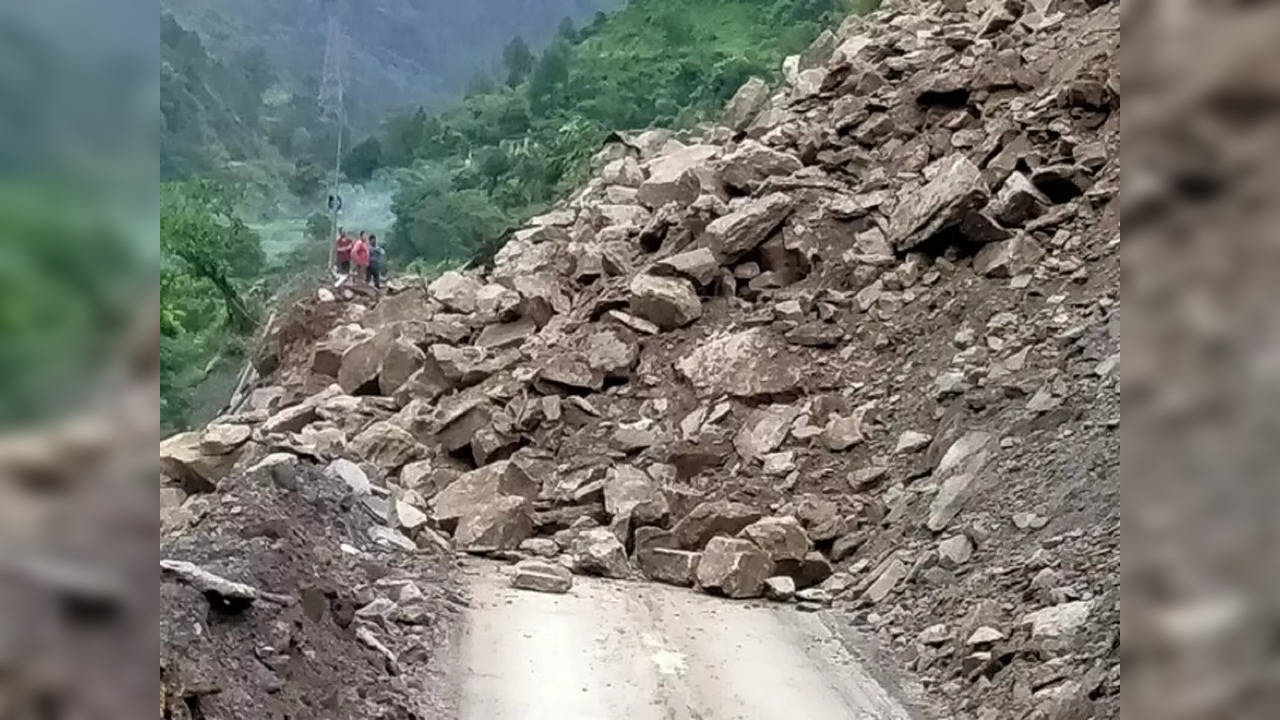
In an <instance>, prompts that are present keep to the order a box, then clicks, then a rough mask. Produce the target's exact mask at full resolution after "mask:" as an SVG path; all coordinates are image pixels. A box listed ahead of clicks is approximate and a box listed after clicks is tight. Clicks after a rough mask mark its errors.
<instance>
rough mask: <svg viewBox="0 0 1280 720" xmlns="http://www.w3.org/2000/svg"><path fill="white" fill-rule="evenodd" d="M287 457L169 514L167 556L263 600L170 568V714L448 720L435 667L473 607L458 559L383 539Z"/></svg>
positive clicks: (343, 499)
mask: <svg viewBox="0 0 1280 720" xmlns="http://www.w3.org/2000/svg"><path fill="white" fill-rule="evenodd" d="M290 465H291V466H292V467H294V469H295V472H288V471H281V470H278V469H277V470H276V471H275V472H274V478H271V477H268V476H271V475H273V473H269V472H267V473H264V472H263V471H258V472H255V473H241V474H237V475H233V476H231V477H229V478H228V479H227V480H225V481H224V482H223V484H222V486H221V487H220V489H219V492H218V493H216V494H210V495H203V496H200V497H199V498H198V500H200V502H194V503H189V504H188V505H186V506H185V508H184V511H183V517H180V518H169V519H168V522H166V528H165V532H164V535H163V536H162V540H161V546H160V550H161V557H162V558H164V559H165V561H178V562H179V563H191V564H194V565H195V566H197V567H198V568H200V569H202V570H204V571H206V572H208V573H213V574H214V575H216V576H219V577H221V578H224V579H225V580H229V581H233V582H235V583H242V584H245V585H248V586H251V587H252V588H254V589H256V590H257V591H258V592H259V593H260V595H261V597H258V598H257V599H255V600H253V601H252V602H247V601H244V600H243V599H240V598H236V597H226V596H224V595H221V594H219V593H218V592H216V591H215V590H211V589H209V588H208V587H205V586H203V585H200V584H197V583H193V582H191V581H190V580H188V579H185V578H184V577H183V576H181V575H180V574H178V573H174V572H168V571H167V572H165V573H164V574H163V575H162V582H161V585H160V598H161V615H160V617H161V622H160V635H161V661H160V662H161V664H160V668H161V671H160V676H161V682H162V686H163V701H162V702H163V705H162V709H161V717H166V718H206V719H207V720H213V719H214V718H226V719H227V720H233V719H239V718H269V717H272V718H274V717H280V718H284V717H289V718H317V719H319V718H335V717H353V718H354V717H360V718H404V719H407V718H447V717H452V716H453V715H452V703H453V700H452V690H451V687H450V684H449V683H448V681H447V679H446V677H445V675H444V673H445V671H446V668H447V666H446V665H444V664H438V663H436V662H433V661H436V660H437V654H438V653H440V652H441V649H442V648H446V647H447V646H448V643H449V636H450V632H451V630H452V628H453V626H454V624H455V619H456V617H457V614H458V606H459V604H460V603H462V602H464V601H463V600H462V599H461V598H460V597H459V596H458V594H457V591H456V589H455V587H454V585H453V583H452V581H451V576H452V575H451V572H450V565H451V562H452V558H451V555H449V554H448V553H445V552H443V551H440V550H438V549H437V550H436V551H435V552H431V553H426V552H421V553H405V552H400V551H394V552H393V551H390V550H387V549H385V548H382V547H380V546H379V545H377V544H376V543H374V542H373V541H371V540H370V535H369V532H368V531H369V529H370V528H373V527H375V526H376V525H377V523H376V521H375V520H373V519H372V518H371V517H369V516H368V515H367V513H366V512H364V511H363V509H362V507H361V506H359V502H358V501H357V500H356V499H355V498H354V496H353V495H352V494H351V492H350V491H349V489H348V488H347V486H346V485H345V484H344V483H343V482H342V481H341V480H337V479H334V478H332V477H330V476H328V475H326V474H325V473H323V472H320V471H319V470H318V469H317V468H315V467H313V466H311V465H309V464H305V463H302V464H290ZM166 564H167V563H166V562H163V561H162V567H165V566H166ZM268 597H270V598H271V599H267V598H268ZM371 607H372V608H373V610H374V611H369V608H371ZM375 611H376V612H375Z"/></svg>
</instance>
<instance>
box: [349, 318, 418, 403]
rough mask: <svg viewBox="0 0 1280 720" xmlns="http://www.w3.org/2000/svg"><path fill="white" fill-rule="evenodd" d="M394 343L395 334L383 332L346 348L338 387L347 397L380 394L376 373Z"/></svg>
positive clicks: (380, 369) (380, 368) (379, 370)
mask: <svg viewBox="0 0 1280 720" xmlns="http://www.w3.org/2000/svg"><path fill="white" fill-rule="evenodd" d="M395 341H396V336H395V334H394V333H393V332H392V331H389V330H384V331H382V332H379V333H377V334H375V335H373V336H372V337H370V338H367V339H365V340H361V341H360V342H358V343H356V344H354V345H352V346H351V347H349V348H347V351H346V352H345V353H343V355H342V363H341V365H340V366H339V368H338V385H339V386H340V387H341V388H342V391H343V392H344V393H346V394H348V395H356V394H358V393H365V394H369V393H372V392H373V391H374V390H377V391H379V392H380V391H381V388H380V387H379V386H378V384H377V380H378V373H379V372H381V371H382V360H383V358H385V357H386V355H387V351H388V350H390V348H391V346H392V345H393V344H394V343H395ZM406 377H408V376H406ZM374 394H376V393H374Z"/></svg>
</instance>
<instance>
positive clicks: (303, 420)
mask: <svg viewBox="0 0 1280 720" xmlns="http://www.w3.org/2000/svg"><path fill="white" fill-rule="evenodd" d="M319 419H320V416H319V415H318V414H317V413H316V403H311V402H303V403H300V404H298V405H290V406H289V407H287V408H284V409H283V410H280V411H278V412H276V413H275V414H274V415H272V416H271V417H269V418H267V421H266V422H264V423H262V430H263V432H266V433H268V434H271V433H296V432H301V431H302V429H303V428H305V427H306V426H308V425H310V424H311V423H313V422H315V421H316V420H319Z"/></svg>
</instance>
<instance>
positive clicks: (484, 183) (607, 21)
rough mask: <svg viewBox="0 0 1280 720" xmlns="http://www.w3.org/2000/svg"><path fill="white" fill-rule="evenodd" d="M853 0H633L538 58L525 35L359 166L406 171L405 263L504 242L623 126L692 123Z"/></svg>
mask: <svg viewBox="0 0 1280 720" xmlns="http://www.w3.org/2000/svg"><path fill="white" fill-rule="evenodd" d="M849 8H850V4H849V2H848V1H847V0H772V1H771V2H761V1H760V0H708V1H705V2H696V3H691V2H685V1H683V0H632V2H631V3H630V4H628V5H627V6H626V7H625V8H624V9H622V10H619V11H618V12H616V13H614V14H612V15H610V16H604V15H599V16H597V17H596V19H595V21H594V22H592V23H591V24H590V25H587V26H586V27H583V28H581V29H577V28H574V27H573V24H572V23H571V22H568V21H566V22H563V23H562V24H561V28H560V30H559V33H558V36H557V38H556V39H555V41H554V42H552V43H551V45H550V46H549V47H547V48H546V49H545V50H544V51H543V52H542V53H540V54H539V55H535V54H534V53H532V52H531V51H530V50H529V48H528V45H527V44H526V43H525V42H524V41H523V40H522V39H521V38H519V37H517V38H514V39H513V40H512V41H511V42H510V43H508V45H507V47H506V48H505V50H504V52H503V61H504V62H503V67H502V71H501V72H500V73H497V76H496V77H491V76H489V75H481V76H479V77H477V78H476V79H475V80H474V81H473V82H472V92H471V94H469V95H468V96H467V97H466V99H465V100H464V101H463V102H462V103H461V105H460V106H459V107H457V108H454V109H451V110H449V111H446V112H443V113H438V114H430V113H427V112H426V111H425V110H424V109H418V110H417V111H416V112H413V113H408V114H405V115H401V116H399V117H395V118H393V119H391V120H390V121H388V122H387V124H386V127H385V129H384V131H383V132H382V133H381V134H379V135H377V136H375V137H371V138H368V139H366V140H364V141H362V142H361V143H359V144H358V145H356V146H355V147H354V148H353V149H352V151H351V153H350V155H348V157H347V159H346V166H347V168H348V171H349V172H350V173H352V174H353V176H356V177H367V176H369V175H370V174H372V173H373V172H374V171H376V170H377V169H378V168H379V167H383V166H385V167H391V168H403V169H404V170H403V171H401V173H400V175H401V187H402V190H401V192H400V193H399V195H398V196H397V197H396V202H395V211H396V218H397V221H396V227H395V230H394V233H393V236H392V243H391V245H390V247H389V252H390V253H391V255H392V257H393V259H394V260H397V261H399V262H401V263H406V262H409V261H412V260H415V259H421V260H426V261H441V260H459V259H464V258H470V257H473V256H475V255H476V254H477V253H480V254H484V253H486V252H489V251H492V250H493V249H494V246H493V242H494V241H495V240H496V239H497V238H498V236H499V235H500V234H501V232H502V230H503V229H504V228H506V227H510V226H511V225H514V224H516V223H518V222H520V221H522V220H523V219H524V218H525V217H527V216H529V215H530V214H533V213H535V212H537V211H539V210H541V209H542V208H544V207H545V206H546V205H547V204H548V203H549V202H551V201H552V200H554V199H555V198H556V197H558V196H559V195H560V194H561V193H563V192H564V191H566V190H567V189H569V188H571V187H573V186H575V185H577V184H578V183H579V182H580V181H581V180H582V179H583V176H584V174H585V171H586V168H587V161H588V160H589V158H590V157H591V156H592V154H594V152H595V151H596V150H597V149H598V148H599V145H600V143H601V141H602V140H603V139H604V137H605V136H606V134H607V133H608V132H609V131H610V130H613V129H620V128H643V127H647V126H651V125H652V126H666V127H688V126H691V125H693V124H695V123H697V122H698V121H700V120H703V119H705V118H707V117H708V116H709V115H710V114H712V113H715V112H718V111H719V110H720V108H722V107H723V104H724V102H725V101H726V100H727V99H728V98H729V97H730V96H732V94H733V93H734V92H735V91H736V90H737V89H738V87H739V86H741V85H742V83H743V82H745V81H746V80H747V79H748V78H749V77H750V76H752V75H762V76H773V75H775V74H776V73H777V72H778V69H779V68H780V65H781V62H782V59H783V58H784V57H785V56H786V55H788V54H791V53H795V52H799V51H800V50H802V49H803V48H804V47H805V46H806V45H807V44H808V43H809V42H810V41H811V40H812V39H813V37H814V36H815V35H816V34H817V33H818V32H819V30H820V29H821V28H822V27H824V26H825V24H827V23H830V22H831V21H832V20H833V19H834V17H835V16H836V15H837V14H842V13H843V12H847V11H848V10H849Z"/></svg>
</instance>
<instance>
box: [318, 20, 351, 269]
mask: <svg viewBox="0 0 1280 720" xmlns="http://www.w3.org/2000/svg"><path fill="white" fill-rule="evenodd" d="M331 13H332V14H330V15H329V27H328V31H327V33H326V35H325V43H324V69H323V71H322V72H321V74H320V97H319V98H318V100H319V106H320V119H321V120H322V121H325V122H331V123H333V127H334V130H335V133H334V134H335V135H337V142H336V145H337V148H336V149H335V150H334V159H333V177H332V178H331V179H330V181H329V199H328V207H329V267H330V268H332V267H333V261H334V257H333V253H334V247H333V241H334V238H336V237H337V236H338V212H339V211H340V210H341V209H342V198H341V197H339V195H338V182H339V179H340V178H341V177H342V131H343V129H344V128H345V127H346V124H347V108H346V104H345V103H344V97H343V96H344V88H343V80H344V77H345V71H346V60H347V48H348V43H347V36H346V34H344V33H343V32H342V24H341V23H340V22H339V20H338V15H337V9H336V7H335V8H333V9H332V10H331Z"/></svg>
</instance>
